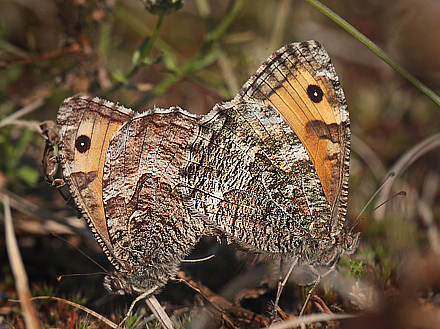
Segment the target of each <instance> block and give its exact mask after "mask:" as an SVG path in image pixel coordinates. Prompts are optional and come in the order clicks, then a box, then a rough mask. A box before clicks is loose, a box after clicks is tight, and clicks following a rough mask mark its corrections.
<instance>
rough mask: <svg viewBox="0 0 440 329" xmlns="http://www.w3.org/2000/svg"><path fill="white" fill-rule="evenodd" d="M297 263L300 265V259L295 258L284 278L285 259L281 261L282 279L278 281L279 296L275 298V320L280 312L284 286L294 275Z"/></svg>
mask: <svg viewBox="0 0 440 329" xmlns="http://www.w3.org/2000/svg"><path fill="white" fill-rule="evenodd" d="M297 263H298V257H295V258H294V259H293V262H292V264H291V265H290V267H289V270H288V271H287V274H286V275H285V276H284V278H283V259H281V260H280V277H279V280H278V288H277V296H276V298H275V303H274V306H273V317H274V318H275V316H276V312H277V311H278V303H279V302H280V297H281V293H282V292H283V289H284V286H285V285H286V283H287V280H288V279H289V278H290V275H291V274H292V271H293V269H294V268H295V266H296V264H297Z"/></svg>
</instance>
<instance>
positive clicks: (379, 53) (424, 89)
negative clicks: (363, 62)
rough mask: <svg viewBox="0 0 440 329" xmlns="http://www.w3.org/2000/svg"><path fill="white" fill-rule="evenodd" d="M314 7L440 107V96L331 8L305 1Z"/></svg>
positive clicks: (310, 0)
mask: <svg viewBox="0 0 440 329" xmlns="http://www.w3.org/2000/svg"><path fill="white" fill-rule="evenodd" d="M305 1H307V2H308V3H309V4H311V5H312V6H313V7H315V8H317V9H318V10H319V11H321V12H322V13H324V14H325V15H326V16H328V17H329V18H330V19H331V20H333V21H334V22H336V23H337V24H339V25H340V26H341V27H342V28H344V29H345V30H346V31H347V32H349V33H350V34H351V35H353V36H354V37H355V38H356V39H358V40H359V41H360V42H362V43H363V44H364V45H365V46H367V47H368V48H369V49H370V50H371V51H373V52H374V53H375V54H376V55H377V56H379V57H380V58H381V59H382V60H383V61H384V62H385V63H387V64H388V65H389V66H391V67H392V68H393V69H394V70H395V71H397V72H398V73H400V74H401V75H402V76H403V77H404V78H405V79H407V80H408V81H409V82H411V83H412V84H413V85H414V86H416V87H417V88H418V89H419V90H420V91H422V92H423V93H424V94H425V95H426V96H428V97H429V98H430V99H431V100H432V101H433V102H434V103H436V104H437V105H438V106H440V96H439V95H437V94H436V93H434V92H433V91H432V90H431V89H429V88H428V87H427V86H426V85H425V84H423V83H422V82H421V81H420V80H418V79H417V78H416V77H414V76H413V75H412V74H411V73H409V72H408V71H407V70H405V69H404V68H403V67H402V66H400V65H399V64H397V63H396V62H395V61H394V60H393V59H392V58H391V56H389V55H388V54H387V53H386V52H384V51H383V50H382V49H380V48H379V47H378V46H377V45H375V44H374V43H373V42H372V41H371V40H370V39H368V38H367V37H366V36H365V35H363V34H362V33H361V32H359V31H358V30H356V29H355V28H354V27H353V26H352V25H350V24H349V23H348V22H347V21H345V20H344V19H343V18H342V17H340V16H338V15H337V14H336V13H335V12H333V11H332V10H331V9H330V8H328V7H326V6H324V5H323V4H322V3H320V2H319V1H317V0H305Z"/></svg>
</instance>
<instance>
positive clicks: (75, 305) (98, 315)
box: [32, 296, 118, 328]
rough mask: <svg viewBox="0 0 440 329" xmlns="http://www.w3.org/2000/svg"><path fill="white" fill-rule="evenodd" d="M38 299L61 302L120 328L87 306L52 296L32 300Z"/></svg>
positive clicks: (111, 326) (112, 326) (36, 298)
mask: <svg viewBox="0 0 440 329" xmlns="http://www.w3.org/2000/svg"><path fill="white" fill-rule="evenodd" d="M38 299H51V300H56V301H59V302H62V303H65V304H68V305H71V306H74V307H76V308H78V309H80V310H82V311H84V312H86V313H88V314H90V315H91V316H94V317H95V318H97V319H99V320H100V321H102V322H104V323H105V324H106V325H108V326H109V327H110V328H118V325H117V324H116V323H114V322H112V321H110V320H109V319H107V318H105V317H103V316H102V315H101V314H99V313H96V312H95V311H93V310H91V309H89V308H87V307H85V306H82V305H80V304H77V303H74V302H71V301H70V300H66V299H62V298H58V297H51V296H38V297H34V298H32V300H38Z"/></svg>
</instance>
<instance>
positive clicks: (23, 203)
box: [0, 189, 94, 240]
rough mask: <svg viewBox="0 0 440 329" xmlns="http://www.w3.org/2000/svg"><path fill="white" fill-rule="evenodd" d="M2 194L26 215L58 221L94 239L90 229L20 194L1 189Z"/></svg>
mask: <svg viewBox="0 0 440 329" xmlns="http://www.w3.org/2000/svg"><path fill="white" fill-rule="evenodd" d="M0 196H3V197H7V198H8V200H9V202H10V205H11V207H12V208H13V209H15V210H17V211H19V212H21V213H23V214H25V215H28V216H31V217H35V216H37V217H39V218H41V219H43V220H45V221H53V222H56V223H57V224H61V225H63V226H66V227H68V228H69V229H71V230H72V231H73V232H75V233H78V234H79V235H81V236H85V237H88V238H90V239H93V240H94V237H93V234H92V233H91V232H90V230H88V229H81V228H78V227H76V226H73V225H71V224H69V223H68V222H66V220H65V219H61V218H59V217H57V216H54V215H53V214H52V213H50V212H48V211H45V210H43V209H41V208H39V207H38V206H36V205H35V204H33V203H31V202H29V201H27V200H25V199H23V198H21V197H20V196H18V195H16V194H14V193H12V192H10V191H7V190H4V189H0Z"/></svg>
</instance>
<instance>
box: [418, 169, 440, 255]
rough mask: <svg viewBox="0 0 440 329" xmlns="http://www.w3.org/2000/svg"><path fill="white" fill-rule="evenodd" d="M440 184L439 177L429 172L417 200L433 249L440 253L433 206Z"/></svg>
mask: <svg viewBox="0 0 440 329" xmlns="http://www.w3.org/2000/svg"><path fill="white" fill-rule="evenodd" d="M438 186H439V177H438V175H436V174H434V173H428V174H427V175H426V178H425V183H424V186H423V193H422V195H421V197H420V199H419V200H418V202H417V212H418V214H419V216H420V218H421V219H422V221H423V223H424V224H425V226H426V228H427V231H428V232H427V236H428V240H429V243H430V245H431V248H432V251H433V252H434V253H435V254H436V255H440V234H439V230H438V227H437V225H436V222H435V217H434V213H433V211H432V206H433V204H434V202H435V196H436V192H437V190H438Z"/></svg>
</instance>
